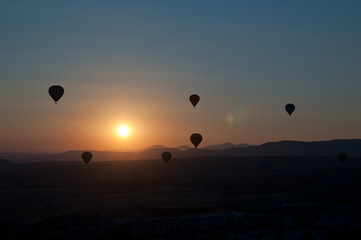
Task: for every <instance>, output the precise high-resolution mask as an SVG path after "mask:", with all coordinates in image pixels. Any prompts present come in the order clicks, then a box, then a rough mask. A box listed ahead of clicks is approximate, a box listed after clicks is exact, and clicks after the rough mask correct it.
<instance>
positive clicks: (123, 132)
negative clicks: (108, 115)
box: [117, 125, 130, 137]
mask: <svg viewBox="0 0 361 240" xmlns="http://www.w3.org/2000/svg"><path fill="white" fill-rule="evenodd" d="M117 133H118V134H119V136H121V137H127V136H128V135H129V133H130V130H129V127H127V126H125V125H122V126H120V127H118V129H117Z"/></svg>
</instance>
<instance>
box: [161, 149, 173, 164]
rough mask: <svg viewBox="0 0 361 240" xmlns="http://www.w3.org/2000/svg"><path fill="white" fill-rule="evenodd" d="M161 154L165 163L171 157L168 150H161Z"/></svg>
mask: <svg viewBox="0 0 361 240" xmlns="http://www.w3.org/2000/svg"><path fill="white" fill-rule="evenodd" d="M161 156H162V159H163V161H164V162H165V164H167V163H168V162H169V161H170V160H171V159H172V154H171V153H170V152H163V153H162V155H161Z"/></svg>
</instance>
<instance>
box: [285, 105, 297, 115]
mask: <svg viewBox="0 0 361 240" xmlns="http://www.w3.org/2000/svg"><path fill="white" fill-rule="evenodd" d="M295 108H296V107H295V105H293V104H292V103H289V104H287V105H286V106H285V109H286V112H287V113H288V115H290V116H291V114H292V113H293V111H295Z"/></svg>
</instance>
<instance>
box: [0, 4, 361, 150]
mask: <svg viewBox="0 0 361 240" xmlns="http://www.w3.org/2000/svg"><path fill="white" fill-rule="evenodd" d="M360 9H361V2H360V1H341V0H339V1H332V0H328V1H259V0H254V1H241V0H239V1H238V0H233V1H232V0H226V1H223V0H217V1H216V0H208V1H203V0H182V1H177V0H168V1H166V0H153V1H148V0H143V1H141V0H139V1H137V0H129V1H115V0H103V1H100V0H97V1H95V0H87V1H80V0H72V1H69V0H65V1H55V0H46V1H45V0H44V1H39V0H34V1H26V0H23V1H18V0H4V1H1V2H0V29H1V31H0V86H1V87H0V152H63V151H67V150H108V151H125V150H127V151H128V150H135V149H141V148H144V147H147V146H150V145H155V144H162V145H166V146H168V147H177V146H180V145H191V142H190V140H189V137H190V135H191V134H192V133H200V134H202V136H203V142H202V143H201V145H200V147H202V146H207V145H213V144H220V143H225V142H232V143H235V144H238V143H248V144H262V143H265V142H270V141H280V140H300V141H315V140H330V139H351V138H352V139H355V138H358V139H359V138H361V137H360V136H361V135H360V134H361V108H360V104H361V94H360V89H361V66H360V63H361V14H360ZM52 85H61V86H63V87H64V89H65V93H64V96H63V97H62V98H61V99H60V101H59V102H58V104H54V101H53V100H52V99H51V98H50V96H49V94H48V88H49V87H50V86H52ZM191 94H198V95H199V96H200V102H199V103H198V105H197V106H196V108H193V106H192V105H191V103H190V102H189V99H188V98H189V96H190V95H191ZM287 103H293V104H294V105H295V106H296V110H295V112H294V113H293V114H292V116H291V117H289V116H288V114H287V113H286V112H285V109H284V106H285V105H286V104H287ZM120 125H127V126H128V127H129V128H130V134H129V135H128V136H127V137H120V136H118V135H117V132H116V129H117V127H118V126H120Z"/></svg>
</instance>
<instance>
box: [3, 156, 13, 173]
mask: <svg viewBox="0 0 361 240" xmlns="http://www.w3.org/2000/svg"><path fill="white" fill-rule="evenodd" d="M14 166H15V164H14V163H12V162H10V161H8V160H6V159H0V172H1V171H3V170H8V169H11V168H13V167H14Z"/></svg>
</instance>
